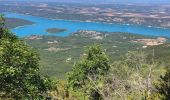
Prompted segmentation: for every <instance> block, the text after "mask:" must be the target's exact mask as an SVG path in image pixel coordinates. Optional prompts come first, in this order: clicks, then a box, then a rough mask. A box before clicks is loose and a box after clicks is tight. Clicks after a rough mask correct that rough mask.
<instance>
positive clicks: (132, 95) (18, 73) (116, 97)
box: [0, 17, 170, 100]
mask: <svg viewBox="0 0 170 100" xmlns="http://www.w3.org/2000/svg"><path fill="white" fill-rule="evenodd" d="M100 35H101V36H104V37H107V35H108V34H107V33H104V34H100ZM112 35H113V36H112ZM122 36H123V37H122ZM98 37H99V36H97V38H91V37H90V39H89V37H86V36H84V35H79V33H75V34H74V35H73V36H70V37H63V38H58V37H43V38H36V40H35V41H32V42H31V40H29V38H27V42H28V43H29V45H33V46H35V45H36V43H37V45H36V46H37V49H38V50H39V51H40V53H41V57H42V58H43V55H42V54H43V52H44V54H45V55H47V54H49V52H52V53H51V54H49V55H51V57H53V56H55V55H53V54H59V55H60V57H63V58H64V56H65V55H68V54H69V53H71V52H72V53H73V54H75V56H76V55H77V59H76V60H74V61H72V60H70V57H69V59H66V61H65V62H61V63H63V65H64V66H65V65H66V64H68V65H72V66H73V67H70V69H72V70H71V71H70V72H69V73H67V76H66V79H65V80H63V79H58V80H56V79H55V80H54V81H55V82H54V81H52V80H50V79H49V78H48V77H43V76H41V75H40V73H39V68H41V69H42V68H43V67H39V59H40V58H39V56H38V54H37V52H36V51H35V50H34V49H33V48H31V47H30V46H28V45H27V44H26V43H25V42H24V41H23V40H21V39H19V38H18V37H16V36H15V35H13V34H12V33H11V32H10V31H9V30H8V29H6V28H5V23H4V18H3V17H0V86H1V87H0V99H2V100H5V99H14V100H24V99H26V100H27V99H28V100H39V99H47V100H51V99H57V100H169V98H170V81H169V80H170V70H169V68H168V66H169V62H168V59H167V58H168V57H169V56H168V55H169V52H168V50H167V49H168V48H169V44H163V45H161V46H152V47H148V48H147V49H146V48H145V49H144V48H143V49H142V47H143V45H142V44H138V43H132V42H130V41H131V40H132V39H136V38H139V37H143V38H144V36H138V35H130V34H121V33H113V34H111V35H109V36H108V37H107V38H101V37H100V38H98ZM113 37H114V38H113ZM56 38H57V39H58V40H56V41H54V40H53V41H51V40H49V41H45V40H44V39H56ZM150 38H154V37H150ZM34 39H35V38H34ZM59 39H60V40H59ZM101 39H102V40H101ZM61 40H62V41H61ZM83 40H85V41H83ZM118 40H121V41H118ZM68 41H69V42H68ZM92 41H93V43H98V44H101V45H92V46H90V47H86V50H85V52H82V49H80V48H84V46H85V45H89V44H90V43H92ZM41 42H42V43H43V42H45V43H46V42H47V44H48V45H46V44H44V45H43V44H42V43H41ZM38 43H39V44H38ZM68 43H73V44H76V45H74V46H76V47H74V48H68V47H71V46H70V45H69V44H68ZM40 44H41V45H40ZM58 44H64V45H58ZM51 46H53V47H52V48H51ZM54 46H56V47H54ZM59 46H60V49H57V47H59ZM101 46H103V48H106V49H103V48H102V47H101ZM119 46H120V47H119ZM46 47H49V48H50V49H49V48H48V49H46ZM61 47H63V48H64V49H63V48H62V49H61ZM127 47H128V48H127ZM109 48H110V49H109ZM113 48H116V49H113ZM118 48H119V49H118ZM131 48H133V49H131ZM157 48H158V49H157ZM160 48H163V49H160ZM72 49H73V50H72ZM124 49H127V50H124ZM139 49H140V50H139ZM68 50H70V51H71V52H69V51H68ZM74 50H76V51H74ZM112 50H115V51H117V52H114V53H113V52H112ZM130 50H131V51H130ZM160 50H162V51H161V52H160ZM78 51H79V52H78ZM118 51H119V52H118ZM54 52H55V53H54ZM145 52H146V53H145ZM106 53H107V54H106ZM117 53H118V55H116V54H117ZM119 53H120V54H121V56H122V57H119V56H120V55H119ZM157 53H158V55H157ZM80 54H81V55H80ZM111 54H114V56H115V57H112V56H111ZM52 55H53V56H52ZM62 55H64V56H62ZM108 55H109V56H110V58H109V57H108ZM165 55H166V56H165ZM69 56H70V55H69ZM71 56H73V55H71ZM163 56H165V57H163ZM48 57H49V58H50V56H48ZM71 58H72V57H71ZM46 60H49V59H46ZM73 62H76V63H74V64H73ZM40 63H41V65H43V63H44V65H47V64H45V63H47V62H43V60H41V62H40ZM58 65H59V64H58ZM46 67H47V66H46ZM44 68H45V67H44ZM47 68H48V69H49V67H47ZM56 69H57V68H56ZM56 73H57V71H56ZM49 75H50V74H49ZM54 75H55V74H54Z"/></svg>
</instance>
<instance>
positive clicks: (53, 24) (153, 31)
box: [5, 13, 170, 37]
mask: <svg viewBox="0 0 170 100" xmlns="http://www.w3.org/2000/svg"><path fill="white" fill-rule="evenodd" d="M5 15H6V17H9V18H20V19H25V20H28V21H32V22H34V23H35V24H34V25H26V26H22V27H17V28H15V29H12V32H14V33H16V35H17V36H19V37H25V36H30V35H56V36H69V35H70V34H71V33H73V32H76V31H78V30H96V31H106V32H128V33H133V34H143V35H151V36H166V37H170V29H165V28H155V27H147V26H138V25H123V24H106V23H96V22H80V21H68V20H52V19H47V18H42V17H36V16H29V15H22V14H15V13H5ZM48 28H65V29H67V31H65V32H62V33H60V34H58V33H57V34H49V33H47V32H46V29H48Z"/></svg>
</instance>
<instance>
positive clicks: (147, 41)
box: [133, 37, 166, 46]
mask: <svg viewBox="0 0 170 100" xmlns="http://www.w3.org/2000/svg"><path fill="white" fill-rule="evenodd" d="M133 42H136V43H141V44H144V45H146V46H154V45H161V44H164V43H165V42H166V38H163V37H158V38H157V39H136V40H134V41H133Z"/></svg>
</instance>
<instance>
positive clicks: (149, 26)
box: [5, 12, 170, 29]
mask: <svg viewBox="0 0 170 100" xmlns="http://www.w3.org/2000/svg"><path fill="white" fill-rule="evenodd" d="M5 13H7V14H17V15H23V16H24V15H25V16H31V17H39V18H43V19H48V20H54V21H69V22H83V23H94V24H96V23H98V24H111V25H113V24H117V25H126V26H140V27H146V28H157V29H160V28H161V29H170V27H169V28H168V27H155V26H151V25H147V26H144V25H138V24H129V23H126V24H124V23H108V22H97V21H82V20H69V19H54V18H48V17H42V16H34V15H30V14H21V13H10V12H5ZM33 23H35V22H33ZM35 24H36V23H35ZM24 26H25V25H24ZM26 26H27V25H26Z"/></svg>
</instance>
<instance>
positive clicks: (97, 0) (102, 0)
mask: <svg viewBox="0 0 170 100" xmlns="http://www.w3.org/2000/svg"><path fill="white" fill-rule="evenodd" d="M6 1H34V2H35V1H41V2H42V1H48V2H65V3H93V4H98V3H99V4H101V3H104V4H105V3H147V4H155V3H157V4H160V3H169V4H170V0H6Z"/></svg>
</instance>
